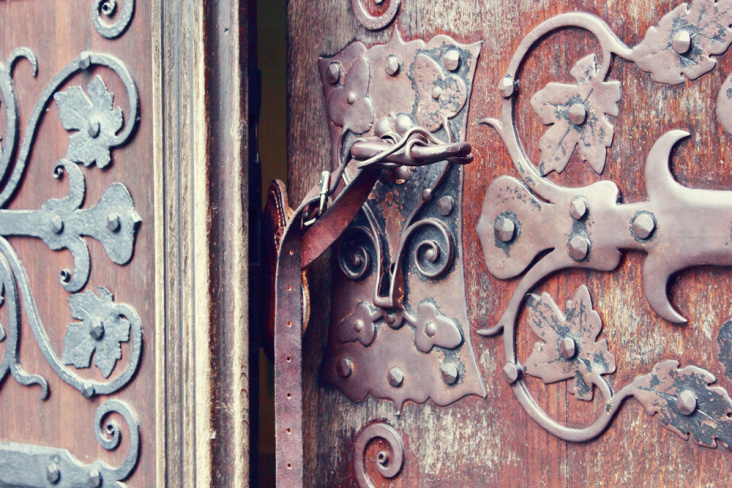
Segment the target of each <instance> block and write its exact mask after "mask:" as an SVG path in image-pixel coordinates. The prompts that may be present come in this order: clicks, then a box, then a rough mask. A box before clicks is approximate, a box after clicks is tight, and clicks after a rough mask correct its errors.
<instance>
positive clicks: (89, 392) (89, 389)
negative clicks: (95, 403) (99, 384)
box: [81, 383, 94, 399]
mask: <svg viewBox="0 0 732 488" xmlns="http://www.w3.org/2000/svg"><path fill="white" fill-rule="evenodd" d="M81 396H83V397H84V398H86V399H89V398H91V397H93V396H94V386H93V385H92V384H91V383H86V384H84V388H83V389H82V390H81Z"/></svg>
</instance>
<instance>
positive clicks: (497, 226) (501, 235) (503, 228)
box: [493, 217, 516, 242]
mask: <svg viewBox="0 0 732 488" xmlns="http://www.w3.org/2000/svg"><path fill="white" fill-rule="evenodd" d="M493 231H494V233H495V235H496V239H498V240H499V241H501V242H510V241H511V240H513V237H514V235H515V234H516V224H514V223H513V220H511V219H507V218H506V217H498V218H497V219H496V222H495V223H494V224H493Z"/></svg>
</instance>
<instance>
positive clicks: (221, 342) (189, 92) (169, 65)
mask: <svg viewBox="0 0 732 488" xmlns="http://www.w3.org/2000/svg"><path fill="white" fill-rule="evenodd" d="M250 9H251V5H250V3H249V2H229V1H220V2H208V3H207V4H205V5H204V2H194V1H190V2H188V1H181V2H162V1H152V2H140V1H135V0H121V1H116V0H83V1H82V0H58V1H55V2H50V1H47V0H24V1H4V2H0V19H1V20H0V25H1V26H2V29H1V30H2V34H0V58H2V60H3V61H2V63H0V92H1V98H2V100H1V101H0V113H1V114H2V115H0V135H1V136H2V139H1V140H0V145H1V146H2V151H1V154H2V155H1V156H0V166H1V168H0V172H1V173H2V175H0V176H1V178H2V182H1V184H0V187H1V188H2V189H0V192H1V193H2V197H0V199H2V205H0V207H1V209H0V214H1V216H0V221H2V224H0V227H2V230H1V231H0V233H1V234H2V237H1V238H0V247H2V250H0V254H1V257H0V268H2V271H0V275H2V277H1V278H0V280H1V281H2V287H1V288H2V290H3V291H2V297H3V298H2V306H1V307H0V324H2V325H1V326H0V357H2V362H1V363H0V409H1V410H2V420H0V486H37V487H49V486H66V487H72V486H74V487H77V486H90V487H92V486H104V487H107V486H123V485H124V486H139V487H152V486H202V487H203V486H206V487H208V486H243V485H246V484H247V483H248V479H249V469H248V465H249V463H248V452H249V451H248V446H249V444H248V429H247V425H248V396H247V393H246V392H247V391H248V389H249V388H248V381H247V371H248V354H249V353H248V328H247V323H248V320H247V313H248V302H247V279H246V278H247V259H248V256H247V249H248V244H247V241H246V239H245V236H246V235H247V220H248V218H247V215H248V213H247V206H246V201H247V200H246V198H247V193H246V184H245V182H246V180H247V171H248V166H247V164H246V163H247V159H248V157H247V156H248V144H247V141H248V137H249V123H248V120H249V115H248V88H247V87H248V80H247V77H246V73H247V64H248V62H249V34H250V26H249V23H250V17H249V15H248V13H249V10H250ZM212 94H215V96H214V95H212ZM232 128H235V130H232Z"/></svg>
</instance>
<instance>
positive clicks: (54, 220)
mask: <svg viewBox="0 0 732 488" xmlns="http://www.w3.org/2000/svg"><path fill="white" fill-rule="evenodd" d="M51 230H52V231H53V233H54V234H60V233H62V232H63V231H64V221H63V219H62V218H61V217H60V216H58V215H54V216H53V217H51Z"/></svg>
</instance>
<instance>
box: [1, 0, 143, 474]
mask: <svg viewBox="0 0 732 488" xmlns="http://www.w3.org/2000/svg"><path fill="white" fill-rule="evenodd" d="M134 7H135V2H134V0H124V6H123V8H122V11H121V12H120V14H119V15H117V16H115V17H116V20H115V22H114V23H113V24H109V23H107V22H106V21H104V20H102V17H108V18H112V16H113V15H114V14H115V11H116V9H117V0H96V1H95V3H94V7H93V11H92V18H93V21H94V25H95V27H96V29H97V31H98V32H99V34H101V35H102V36H104V37H107V38H110V39H111V38H116V37H118V36H120V35H122V34H123V33H124V32H125V30H126V29H127V27H128V26H129V23H130V22H131V20H132V16H133V14H134ZM22 60H26V61H27V62H29V63H30V64H31V66H32V69H33V76H37V75H38V71H39V70H38V61H37V60H36V57H35V56H34V54H33V53H32V52H31V50H30V49H27V48H19V49H16V50H15V51H13V53H11V54H10V56H9V58H8V60H7V61H6V62H5V63H4V64H1V63H0V91H1V92H2V96H3V100H4V101H5V107H4V108H5V112H6V133H5V135H4V138H3V139H2V146H1V147H0V179H2V180H3V181H5V184H4V186H2V187H1V188H0V285H1V286H0V290H2V301H1V302H0V306H3V307H6V310H7V314H8V322H7V323H6V324H4V327H0V342H2V343H3V345H4V351H3V356H2V361H1V362H0V386H2V381H3V380H4V379H5V378H6V377H7V376H8V374H10V375H12V377H13V378H15V380H16V381H18V382H19V383H20V384H22V385H40V386H41V388H42V390H43V398H46V397H47V395H48V383H47V381H46V379H45V378H43V377H41V376H39V375H35V374H29V373H27V372H26V371H25V370H24V369H23V367H22V366H21V364H20V359H19V357H18V354H19V347H20V343H19V341H20V335H19V330H20V324H21V310H22V311H23V312H25V317H26V319H27V321H28V323H29V325H30V328H31V330H32V332H33V335H34V338H35V341H36V344H37V345H38V347H39V349H40V350H41V352H42V353H43V356H44V357H45V359H46V361H47V362H48V364H49V365H50V366H51V368H52V369H53V370H54V372H55V373H56V374H57V375H58V376H59V377H60V378H61V379H62V380H63V381H65V382H66V383H68V384H69V385H71V386H72V387H74V388H75V389H77V390H78V391H79V392H80V393H81V394H82V396H83V397H84V398H92V397H93V396H96V395H110V394H112V393H115V392H117V391H119V390H120V389H122V388H123V387H125V386H126V385H127V384H129V382H130V381H131V380H132V378H133V377H134V375H135V373H136V371H137V369H138V366H139V363H140V358H141V355H142V346H143V342H142V340H143V339H142V324H141V322H140V319H139V317H138V316H137V313H136V311H135V309H134V308H133V307H132V306H130V305H128V304H124V303H118V302H115V301H114V299H113V296H112V293H111V292H110V291H109V290H107V289H106V288H105V287H99V289H98V292H97V293H95V292H93V291H91V290H87V291H85V292H81V293H79V292H80V291H81V290H82V289H83V288H84V286H85V285H86V284H87V281H88V279H89V273H90V269H91V259H90V254H89V248H88V246H87V243H86V241H85V239H84V236H86V237H92V238H94V239H96V240H97V241H99V243H100V244H102V247H103V248H104V250H105V252H106V254H107V256H108V257H109V259H110V260H111V261H112V262H113V263H115V264H118V265H124V264H126V263H128V262H129V261H130V259H132V255H133V253H134V248H135V236H136V234H137V230H138V227H139V225H140V222H141V219H140V217H139V215H138V214H137V212H136V211H135V206H134V203H133V200H132V196H131V195H130V192H129V191H128V189H127V187H125V186H124V185H123V184H122V183H118V182H117V183H113V184H111V185H110V186H109V187H108V188H107V189H106V191H104V193H103V194H102V196H101V197H100V199H99V201H98V202H97V203H96V205H94V206H93V207H87V208H82V207H83V206H84V203H85V202H84V200H85V195H86V186H85V177H84V173H83V172H82V170H81V169H80V168H79V166H78V165H79V164H83V165H84V166H96V167H98V168H104V167H106V166H108V165H109V164H110V163H111V160H112V159H111V151H112V149H114V148H116V147H119V146H122V145H124V144H126V143H127V142H128V141H129V140H130V139H131V138H132V136H133V134H134V131H135V128H136V126H137V123H138V117H139V97H138V94H137V87H136V86H135V83H134V81H133V79H132V76H131V74H130V73H129V71H128V70H127V68H126V67H125V65H124V63H123V62H122V61H121V60H119V59H117V58H115V57H114V56H110V55H108V54H100V53H93V52H87V51H85V52H82V53H81V54H80V55H79V56H78V57H77V58H76V59H74V60H73V61H71V62H70V63H69V64H68V65H67V66H66V67H64V68H63V69H62V70H61V71H60V72H59V73H58V74H57V75H56V76H55V77H54V78H53V79H52V80H51V81H50V82H49V84H48V85H47V86H46V88H45V90H44V91H43V93H42V94H41V97H40V99H39V100H38V102H37V103H36V105H35V108H34V109H33V112H32V115H31V117H30V120H29V121H28V124H27V126H26V130H25V132H24V136H23V140H22V142H21V143H20V146H18V142H19V141H18V137H19V125H20V118H19V115H18V103H17V98H16V95H15V83H14V78H13V72H14V67H15V65H16V64H17V63H18V62H20V61H22ZM94 68H102V69H105V70H109V71H111V72H112V73H114V75H115V76H117V77H118V78H119V79H120V81H121V82H122V85H123V86H124V87H125V89H126V96H127V103H128V107H129V113H127V114H123V112H122V109H121V108H120V107H119V106H116V107H115V100H114V95H113V94H112V93H111V92H109V90H108V89H107V87H106V85H105V83H104V81H103V80H102V78H101V77H100V76H98V75H96V76H94V77H93V78H92V79H91V82H90V83H89V84H88V85H87V86H86V87H82V86H79V85H70V86H67V87H66V89H65V90H64V91H60V89H61V88H62V87H63V86H65V85H68V82H69V81H70V80H72V78H74V77H75V76H76V75H78V74H80V73H83V72H87V71H90V70H91V69H94ZM85 88H86V89H85ZM52 101H55V103H56V105H57V106H58V109H59V118H60V122H61V124H62V126H63V127H64V129H66V130H67V131H68V132H69V133H70V135H69V145H68V149H67V152H66V155H65V157H64V158H63V159H61V160H60V161H58V162H57V163H56V164H55V165H54V167H53V168H52V171H49V173H48V174H49V177H50V176H53V178H55V179H57V180H62V179H63V178H64V177H66V179H67V180H68V193H67V195H66V196H65V197H63V198H61V199H55V198H52V199H49V200H48V201H46V202H45V203H44V204H42V205H41V207H40V209H38V210H9V209H8V208H7V206H8V204H9V202H10V201H11V199H12V197H13V195H14V194H15V193H16V192H17V191H18V189H19V187H20V185H21V183H22V182H23V179H24V177H25V174H26V167H27V165H28V162H29V159H30V154H31V152H32V149H33V145H34V143H35V139H36V135H37V131H38V127H39V125H40V123H41V120H42V119H43V117H44V116H45V114H46V112H47V108H48V106H49V105H50V104H51V103H52ZM8 237H33V238H38V239H40V240H42V241H43V242H44V243H45V244H46V245H47V246H48V247H49V249H51V250H54V251H58V250H62V249H67V250H68V251H70V253H71V255H72V256H73V259H74V267H73V270H68V269H63V270H61V272H60V285H61V286H62V287H63V289H65V290H66V291H68V292H69V293H71V295H70V296H69V299H68V301H69V308H70V311H71V315H72V317H74V318H75V319H77V320H80V322H77V323H70V324H68V326H67V329H66V334H65V336H64V351H63V353H62V355H61V357H59V355H58V354H57V352H56V351H55V350H54V349H53V347H52V346H51V343H50V340H49V337H48V334H47V333H46V329H45V328H44V325H43V323H42V321H41V319H40V316H39V314H38V310H37V308H36V305H35V299H34V293H33V291H32V290H31V287H30V283H29V281H28V276H27V275H26V272H25V268H24V266H23V263H22V262H21V260H20V258H19V257H18V255H17V254H16V252H15V250H14V249H13V246H12V245H11V244H10V242H9V241H8V239H7V238H8ZM21 297H22V300H21ZM130 341H132V345H131V346H129V347H126V348H125V351H127V352H126V354H127V357H126V358H125V366H124V370H123V371H122V372H119V371H116V372H115V369H117V368H116V366H117V363H118V360H120V359H122V356H123V349H122V346H121V345H122V343H128V342H130ZM92 358H93V362H94V364H95V365H96V366H97V367H98V368H99V370H100V371H101V372H102V375H103V376H104V378H105V379H104V380H102V381H98V380H94V379H90V378H85V377H83V376H81V375H79V374H78V373H77V372H76V371H75V369H80V368H88V367H90V366H91V363H92ZM69 366H73V367H74V369H71V368H69ZM110 413H116V414H118V415H120V416H122V418H123V419H124V420H125V422H126V424H127V430H128V433H127V435H129V439H130V440H129V453H128V456H127V458H126V460H125V461H124V462H123V463H122V465H121V466H120V467H119V468H112V467H110V466H109V465H107V464H106V463H105V462H102V461H94V462H93V463H91V464H89V463H83V462H80V461H79V460H77V459H76V458H75V457H74V456H73V455H71V453H69V452H68V451H66V450H65V449H60V448H53V447H45V446H35V445H27V444H17V443H9V442H0V485H2V486H18V485H23V486H39V487H42V486H48V485H49V483H51V484H53V485H54V486H59V487H69V488H70V487H73V486H81V485H84V486H117V487H123V486H124V484H123V483H122V481H123V480H125V479H126V478H128V477H129V476H130V475H131V474H132V472H134V470H135V468H136V466H137V462H138V455H139V450H140V433H139V426H138V422H137V419H136V416H135V414H134V412H133V410H132V409H131V407H130V406H128V405H127V404H126V403H124V402H121V401H118V400H107V401H106V402H105V403H103V404H101V405H100V407H99V408H98V410H97V414H96V418H95V420H94V432H95V435H96V438H97V441H98V442H99V444H100V445H101V446H102V447H103V448H104V449H107V450H113V449H116V448H117V447H118V446H119V444H120V436H121V435H122V434H121V431H120V428H119V427H118V425H117V424H116V423H115V422H114V421H109V422H107V423H106V424H105V426H104V432H103V431H102V424H103V423H104V419H105V418H106V417H107V416H108V415H109V414H110Z"/></svg>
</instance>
